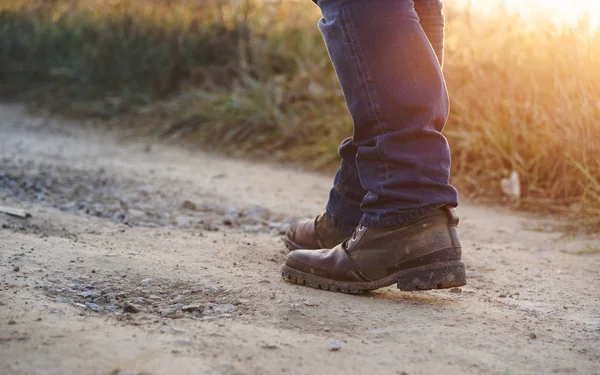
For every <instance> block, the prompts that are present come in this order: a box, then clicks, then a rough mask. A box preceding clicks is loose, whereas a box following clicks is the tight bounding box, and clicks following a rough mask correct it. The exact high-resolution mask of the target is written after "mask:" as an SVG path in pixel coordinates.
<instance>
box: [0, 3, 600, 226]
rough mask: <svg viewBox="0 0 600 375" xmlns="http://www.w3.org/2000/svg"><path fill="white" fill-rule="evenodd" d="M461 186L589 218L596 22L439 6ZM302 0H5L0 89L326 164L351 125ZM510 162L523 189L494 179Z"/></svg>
mask: <svg viewBox="0 0 600 375" xmlns="http://www.w3.org/2000/svg"><path fill="white" fill-rule="evenodd" d="M446 14H447V33H446V34H447V43H446V59H445V65H444V71H445V75H446V79H447V82H448V87H449V91H450V94H451V104H452V110H451V111H452V112H451V117H450V121H449V123H448V125H447V127H446V130H445V135H446V136H447V137H448V139H449V140H450V143H451V146H452V151H453V172H454V175H453V176H454V177H453V178H454V181H453V182H454V183H455V184H456V185H457V186H459V187H460V188H461V189H462V190H461V192H462V194H463V197H468V198H471V199H478V200H485V201H487V202H496V203H503V204H505V203H509V204H510V205H512V206H515V207H519V208H522V209H527V210H535V211H541V212H548V213H560V214H564V215H567V216H568V217H570V218H572V219H574V220H572V221H571V222H572V223H574V226H580V227H585V228H587V229H592V230H594V229H596V230H597V228H599V227H600V33H598V32H592V31H590V28H589V27H588V25H587V24H586V23H585V22H584V21H582V22H581V23H580V24H579V25H578V26H577V27H575V28H570V29H564V28H563V29H559V28H557V27H556V26H555V25H553V24H551V23H550V22H544V21H536V23H535V24H532V23H531V22H526V21H525V20H523V19H520V18H519V17H518V16H515V15H508V14H497V15H496V16H493V17H491V18H488V19H486V20H485V22H480V21H479V20H478V19H477V17H476V16H475V15H473V14H471V13H470V12H468V11H466V10H464V9H458V8H452V7H451V6H449V7H448V9H447V10H446ZM317 20H318V13H317V9H316V7H314V6H313V5H312V4H311V3H310V2H309V1H308V0H306V1H305V2H285V1H281V2H278V1H253V0H237V1H234V0H226V1H216V0H204V1H202V0H196V1H191V0H190V1H183V0H178V1H175V0H173V1H167V0H154V1H149V0H146V1H142V0H137V1H135V0H129V1H118V0H112V1H109V0H89V1H75V0H69V1H67V0H53V1H47V0H46V1H41V0H38V1H34V0H18V1H17V0H3V1H2V2H0V96H1V97H3V98H4V100H8V99H10V100H26V101H28V102H29V103H32V104H33V105H35V106H41V107H43V108H46V109H49V110H51V111H52V112H53V113H58V114H61V115H68V116H83V117H86V118H89V117H97V118H101V119H104V120H109V121H111V122H112V123H114V124H118V125H119V126H121V127H127V130H128V131H132V132H134V133H135V134H142V135H153V136H161V137H165V138H168V139H177V140H183V141H186V142H197V143H199V144H202V145H203V146H204V147H211V148H214V149H215V150H217V151H221V152H226V153H228V154H233V155H235V156H250V157H259V158H265V157H266V158H269V159H270V160H273V159H276V160H281V161H294V162H300V163H302V164H304V165H306V166H308V167H310V168H313V169H317V170H333V169H334V168H335V167H336V166H337V163H338V161H337V160H338V159H337V154H336V152H337V145H338V143H339V142H340V140H341V139H342V138H345V137H347V136H349V135H351V129H352V124H351V122H350V119H349V117H348V115H347V113H346V109H345V107H344V102H343V98H342V95H341V92H340V89H339V87H338V84H337V81H336V77H335V73H334V72H333V70H332V67H331V66H330V63H329V59H328V56H327V51H326V50H325V47H324V45H323V42H322V40H321V37H320V35H319V33H318V30H317V28H316V25H315V24H316V21H317ZM513 171H516V172H517V173H518V175H519V177H520V183H521V193H520V198H518V199H517V198H509V197H507V196H506V194H505V193H504V192H503V191H502V189H501V180H502V179H503V178H507V177H508V176H510V175H511V173H513Z"/></svg>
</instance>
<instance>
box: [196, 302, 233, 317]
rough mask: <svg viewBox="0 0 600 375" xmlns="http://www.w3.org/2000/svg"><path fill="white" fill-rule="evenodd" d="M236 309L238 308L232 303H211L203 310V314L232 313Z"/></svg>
mask: <svg viewBox="0 0 600 375" xmlns="http://www.w3.org/2000/svg"><path fill="white" fill-rule="evenodd" d="M235 310H236V308H235V306H233V305H232V304H229V303H224V304H220V305H211V306H208V307H206V308H205V309H204V310H203V311H202V315H220V314H227V313H232V312H234V311H235Z"/></svg>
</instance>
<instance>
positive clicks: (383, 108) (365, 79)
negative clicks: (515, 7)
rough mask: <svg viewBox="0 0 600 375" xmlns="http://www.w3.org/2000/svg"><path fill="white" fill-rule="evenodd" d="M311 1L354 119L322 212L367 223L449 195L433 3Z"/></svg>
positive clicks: (426, 207) (388, 221)
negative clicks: (316, 7) (316, 8)
mask: <svg viewBox="0 0 600 375" xmlns="http://www.w3.org/2000/svg"><path fill="white" fill-rule="evenodd" d="M414 4H417V8H418V9H419V10H421V11H422V13H423V14H422V18H423V21H425V26H426V29H427V30H429V34H430V37H431V41H432V42H431V43H430V42H429V39H428V38H427V35H426V33H425V32H424V30H423V27H422V26H421V25H420V24H419V17H418V15H417V13H416V11H415V5H414ZM318 5H319V6H320V7H321V10H322V12H323V18H322V20H321V21H320V24H319V27H320V29H321V32H322V34H323V38H324V40H325V43H326V45H327V48H328V50H329V54H330V56H331V60H332V62H333V64H334V66H335V69H336V72H337V74H338V78H339V80H340V84H341V85H342V89H343V91H344V95H345V98H346V102H347V104H348V108H349V110H350V114H351V115H352V118H353V120H354V137H353V138H352V139H348V140H345V141H344V142H343V143H342V145H341V146H340V155H341V156H342V166H341V168H340V170H339V171H338V173H337V175H336V180H335V186H334V188H333V189H332V191H331V195H330V202H329V204H328V206H327V214H328V217H329V219H330V220H331V221H332V222H333V223H334V225H336V226H337V227H338V228H340V229H342V230H344V231H348V230H349V229H350V228H351V227H352V225H353V224H355V223H356V220H357V219H358V218H359V216H362V222H363V224H365V225H367V226H391V225H397V224H400V223H402V222H404V221H407V220H411V219H415V218H417V217H418V216H420V215H423V214H424V213H427V212H430V211H433V210H435V209H436V208H438V207H441V206H443V205H445V204H449V205H456V204H457V203H458V201H457V200H458V199H457V193H456V190H455V189H454V188H452V187H451V186H450V185H449V184H448V177H449V166H450V156H449V149H448V145H447V142H446V139H445V138H444V137H443V136H442V135H441V133H440V131H441V129H442V127H443V126H444V123H445V121H446V116H447V111H448V98H447V93H446V88H445V84H444V81H443V77H442V74H441V68H440V64H439V63H438V61H437V59H436V54H435V53H434V50H433V49H432V47H431V46H432V45H434V46H435V47H436V50H437V51H438V53H439V54H440V56H439V60H440V61H441V60H442V59H441V53H442V49H441V48H442V47H441V46H442V45H443V41H442V40H441V38H443V30H439V29H441V28H442V27H443V18H441V3H440V2H439V1H431V0H429V1H424V0H421V1H419V0H417V1H416V2H415V3H413V1H410V0H378V1H369V2H365V1H360V0H354V1H353V0H320V1H319V2H318ZM436 15H437V18H436ZM436 27H437V31H436ZM354 166H356V169H355V168H353V167H354ZM357 180H358V181H357ZM359 181H360V182H362V184H360V185H359V183H358V182H359ZM363 194H364V199H361V198H360V197H361V195H363ZM359 202H360V203H362V210H361V207H360V205H359V204H360V203H359ZM363 213H364V215H363Z"/></svg>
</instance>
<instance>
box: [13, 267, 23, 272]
mask: <svg viewBox="0 0 600 375" xmlns="http://www.w3.org/2000/svg"><path fill="white" fill-rule="evenodd" d="M20 270H21V267H19V266H14V267H13V271H15V272H19V271H20Z"/></svg>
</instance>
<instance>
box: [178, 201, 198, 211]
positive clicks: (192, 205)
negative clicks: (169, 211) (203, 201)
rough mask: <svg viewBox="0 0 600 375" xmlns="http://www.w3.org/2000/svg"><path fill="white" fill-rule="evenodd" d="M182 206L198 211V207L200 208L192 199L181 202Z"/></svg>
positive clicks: (185, 208)
mask: <svg viewBox="0 0 600 375" xmlns="http://www.w3.org/2000/svg"><path fill="white" fill-rule="evenodd" d="M181 208H182V209H184V210H190V211H196V209H197V208H198V206H197V205H196V203H194V202H192V201H190V200H185V201H183V203H182V204H181Z"/></svg>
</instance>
